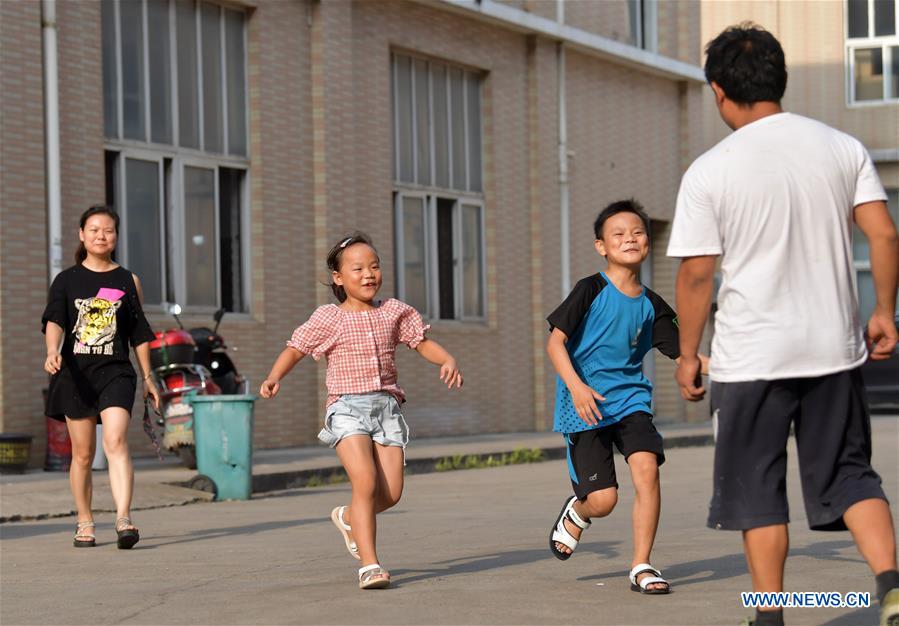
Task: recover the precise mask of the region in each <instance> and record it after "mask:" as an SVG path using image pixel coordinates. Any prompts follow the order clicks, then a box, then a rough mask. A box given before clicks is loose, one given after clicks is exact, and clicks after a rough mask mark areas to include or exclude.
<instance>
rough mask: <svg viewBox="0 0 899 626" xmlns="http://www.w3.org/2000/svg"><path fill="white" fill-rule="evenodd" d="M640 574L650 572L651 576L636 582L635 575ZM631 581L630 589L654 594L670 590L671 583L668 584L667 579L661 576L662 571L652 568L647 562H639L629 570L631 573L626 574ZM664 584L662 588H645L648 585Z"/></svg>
mask: <svg viewBox="0 0 899 626" xmlns="http://www.w3.org/2000/svg"><path fill="white" fill-rule="evenodd" d="M640 574H652V576H647V577H646V578H644V579H643V580H641V581H640V582H639V583H638V582H637V577H638V576H639V575H640ZM627 577H628V578H629V579H630V581H631V591H639V592H640V593H645V594H649V595H655V594H659V595H661V594H665V593H670V592H671V585H669V584H668V581H667V580H665V579H664V578H662V572H660V571H659V570H657V569H656V568H654V567H653V566H652V565H650V564H649V563H640V564H639V565H636V566H635V567H634V569H632V570H631V573H630V574H628V576H627ZM658 584H662V585H665V588H664V589H647V587H649V586H650V585H658Z"/></svg>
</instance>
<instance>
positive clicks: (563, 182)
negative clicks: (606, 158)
mask: <svg viewBox="0 0 899 626" xmlns="http://www.w3.org/2000/svg"><path fill="white" fill-rule="evenodd" d="M561 10H562V9H561V3H560V9H559V11H560V12H561ZM556 58H557V60H558V70H557V72H558V78H559V88H558V92H559V101H558V108H559V215H560V226H561V239H562V240H561V244H562V245H561V265H562V277H561V279H562V281H561V282H562V284H561V287H562V293H561V296H562V299H564V298H565V297H566V296H567V295H568V292H569V291H571V250H570V247H571V244H570V230H571V228H570V225H569V203H568V131H567V128H566V126H567V121H566V113H565V44H564V43H563V42H561V41H560V42H558V43H557V44H556Z"/></svg>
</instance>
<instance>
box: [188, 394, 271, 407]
mask: <svg viewBox="0 0 899 626" xmlns="http://www.w3.org/2000/svg"><path fill="white" fill-rule="evenodd" d="M257 397H258V396H256V394H253V393H244V394H240V393H236V394H221V393H220V394H214V395H202V396H201V395H196V394H193V393H187V394H184V395H183V396H181V400H182V401H183V402H186V403H188V404H193V403H195V402H253V401H255V400H256V398H257Z"/></svg>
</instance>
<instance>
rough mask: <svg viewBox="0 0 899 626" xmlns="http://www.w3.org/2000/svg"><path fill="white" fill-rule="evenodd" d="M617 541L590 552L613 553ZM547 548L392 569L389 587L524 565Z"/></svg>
mask: <svg viewBox="0 0 899 626" xmlns="http://www.w3.org/2000/svg"><path fill="white" fill-rule="evenodd" d="M619 543H621V542H620V541H605V542H598V543H592V544H586V545H588V546H590V548H591V551H592V552H595V553H597V554H600V555H603V556H609V555H611V556H617V554H618V550H617V549H616V548H615V546H616V545H618V544H619ZM551 558H552V557H551V556H550V554H549V548H541V549H539V550H511V551H509V552H497V553H496V554H484V555H478V556H471V557H461V558H458V559H449V560H446V561H438V562H436V563H434V567H432V568H430V569H395V570H390V574H391V576H392V578H391V581H392V582H391V586H392V587H402V586H403V585H407V584H410V583H414V582H418V581H422V580H428V579H429V578H443V577H446V576H454V575H457V574H471V573H474V572H483V571H487V570H493V569H501V568H504V567H514V566H516V565H525V564H528V563H534V562H536V561H543V560H546V559H551ZM400 577H401V578H400Z"/></svg>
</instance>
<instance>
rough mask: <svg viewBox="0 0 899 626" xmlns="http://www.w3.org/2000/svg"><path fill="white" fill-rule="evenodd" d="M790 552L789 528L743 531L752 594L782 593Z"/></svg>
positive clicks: (784, 525)
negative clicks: (788, 551)
mask: <svg viewBox="0 0 899 626" xmlns="http://www.w3.org/2000/svg"><path fill="white" fill-rule="evenodd" d="M789 548H790V536H789V533H788V531H787V525H786V524H775V525H773V526H761V527H759V528H751V529H749V530H744V531H743V550H744V552H745V553H746V564H747V565H748V566H749V574H750V575H751V576H752V590H753V591H759V592H770V591H783V587H784V564H785V563H786V560H787V550H789ZM761 610H762V611H764V610H765V609H761ZM774 610H780V609H774Z"/></svg>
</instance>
